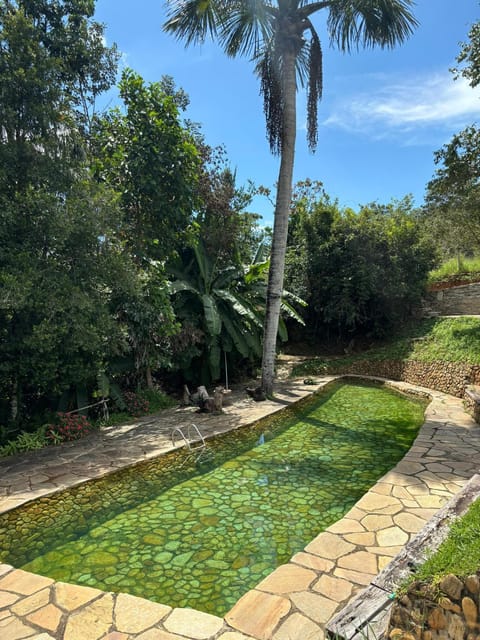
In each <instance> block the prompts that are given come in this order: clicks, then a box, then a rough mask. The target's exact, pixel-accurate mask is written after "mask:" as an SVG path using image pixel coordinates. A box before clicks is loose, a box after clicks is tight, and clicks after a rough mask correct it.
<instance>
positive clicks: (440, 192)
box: [423, 21, 480, 255]
mask: <svg viewBox="0 0 480 640" xmlns="http://www.w3.org/2000/svg"><path fill="white" fill-rule="evenodd" d="M468 38H469V39H468V41H467V42H465V43H463V45H462V46H461V50H460V53H459V55H458V57H457V62H458V67H457V68H456V69H453V72H454V74H455V78H456V79H458V78H460V77H463V78H465V79H466V80H468V82H469V84H470V86H471V87H476V86H478V84H479V83H480V21H478V22H476V23H475V24H474V25H473V26H472V27H471V29H470V31H469V34H468ZM435 163H436V164H438V165H439V168H438V169H437V171H436V173H435V175H434V177H433V179H432V180H431V181H430V183H429V184H428V186H427V194H426V207H425V210H424V215H423V217H424V224H425V228H426V230H427V232H428V233H429V234H430V235H432V236H433V237H434V238H435V239H436V241H437V242H438V244H439V245H440V246H441V247H442V249H443V252H444V253H446V254H447V255H448V254H450V255H458V254H460V253H469V252H477V253H478V251H479V250H480V130H479V128H478V125H477V124H476V123H472V124H471V125H470V126H468V127H466V128H465V129H463V130H462V131H460V132H459V133H457V134H455V135H454V136H453V138H452V139H451V141H450V142H448V143H447V144H445V145H444V146H443V147H442V148H441V149H440V150H439V151H437V153H436V154H435Z"/></svg>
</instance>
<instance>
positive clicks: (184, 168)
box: [94, 69, 200, 262]
mask: <svg viewBox="0 0 480 640" xmlns="http://www.w3.org/2000/svg"><path fill="white" fill-rule="evenodd" d="M166 90H167V91H169V93H166ZM120 96H121V97H122V99H123V101H124V103H125V111H124V112H122V111H121V110H120V109H119V108H116V109H112V110H111V111H110V112H108V113H107V114H105V115H104V116H103V117H102V118H100V119H99V120H98V122H97V125H96V135H95V137H94V153H95V156H96V175H97V177H98V178H99V179H100V180H102V181H105V182H106V183H107V184H108V185H109V186H110V187H111V188H113V189H115V190H116V191H117V192H118V193H119V194H120V205H121V207H122V209H123V212H124V229H123V233H124V237H125V240H126V243H127V245H128V247H129V249H130V251H131V252H132V253H133V254H134V255H135V256H136V257H137V259H138V260H139V261H140V262H141V261H142V260H144V259H146V260H148V259H155V260H165V259H166V258H168V256H169V255H171V254H172V252H174V250H175V248H177V247H178V246H179V245H180V244H181V243H182V241H183V234H184V232H185V230H186V228H187V227H188V225H189V224H190V222H191V221H192V216H193V211H194V209H195V205H196V202H197V191H196V187H197V182H198V172H199V167H200V160H199V157H198V152H197V149H196V147H195V144H194V140H193V137H192V135H191V133H190V132H189V130H188V129H187V127H185V126H183V124H182V122H181V120H180V116H179V107H178V106H177V104H178V96H175V95H174V94H173V93H172V87H171V86H168V84H166V82H163V83H162V82H153V83H151V84H148V85H147V84H145V82H144V81H143V79H142V78H141V77H140V76H139V75H138V74H137V73H135V72H133V71H132V70H130V69H127V70H125V71H124V72H123V74H122V79H121V82H120Z"/></svg>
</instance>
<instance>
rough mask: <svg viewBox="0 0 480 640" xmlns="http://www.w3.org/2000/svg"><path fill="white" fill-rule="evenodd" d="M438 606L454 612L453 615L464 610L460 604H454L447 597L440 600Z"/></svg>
mask: <svg viewBox="0 0 480 640" xmlns="http://www.w3.org/2000/svg"><path fill="white" fill-rule="evenodd" d="M438 604H439V605H440V606H441V607H442V609H445V611H452V612H453V613H461V612H462V609H461V607H460V606H459V605H458V604H455V603H453V602H452V601H451V600H450V598H446V597H445V596H443V597H441V598H439V600H438Z"/></svg>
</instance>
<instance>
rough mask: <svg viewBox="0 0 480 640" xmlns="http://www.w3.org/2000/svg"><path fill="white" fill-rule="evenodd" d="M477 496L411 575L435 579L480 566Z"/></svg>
mask: <svg viewBox="0 0 480 640" xmlns="http://www.w3.org/2000/svg"><path fill="white" fill-rule="evenodd" d="M479 531H480V498H479V499H477V500H476V501H475V502H474V503H473V504H472V506H471V507H470V509H469V510H468V511H467V513H466V514H465V515H464V516H463V517H462V518H459V519H458V520H456V521H455V522H454V523H453V525H452V527H451V529H450V532H449V534H448V537H447V539H446V540H444V542H443V543H442V544H441V545H440V547H439V548H438V550H437V551H436V552H435V553H434V554H433V555H431V556H430V557H429V558H428V559H427V560H426V562H425V563H424V564H423V565H422V566H421V567H418V569H416V571H415V575H414V576H413V578H414V579H420V580H426V579H428V580H431V579H432V578H433V581H434V582H436V581H438V580H440V579H441V578H442V577H443V576H445V575H446V574H448V573H453V574H455V575H457V576H461V577H466V576H468V575H471V574H473V573H476V572H477V571H478V569H479V568H480V539H479Z"/></svg>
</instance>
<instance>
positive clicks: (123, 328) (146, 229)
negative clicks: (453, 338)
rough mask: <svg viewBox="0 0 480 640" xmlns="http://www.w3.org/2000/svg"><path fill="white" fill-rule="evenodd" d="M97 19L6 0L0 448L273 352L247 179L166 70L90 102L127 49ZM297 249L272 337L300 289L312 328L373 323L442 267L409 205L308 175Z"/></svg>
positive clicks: (236, 369) (263, 251) (46, 4)
mask: <svg viewBox="0 0 480 640" xmlns="http://www.w3.org/2000/svg"><path fill="white" fill-rule="evenodd" d="M93 14H94V1H93V0H69V1H68V2H67V0H28V1H27V0H17V1H7V2H4V3H2V4H1V7H0V118H1V122H2V128H1V134H0V246H1V247H2V250H1V252H0V455H2V454H5V452H7V453H16V452H19V451H23V450H27V449H32V448H36V447H40V446H43V445H44V444H45V443H46V442H53V441H54V442H61V441H63V440H65V439H68V438H69V437H70V436H71V435H72V433H71V432H72V428H73V426H75V429H76V430H75V429H74V431H73V433H74V434H83V433H84V432H86V431H89V430H90V427H89V426H88V428H85V429H84V428H83V427H82V425H83V424H84V423H85V420H84V419H83V418H81V417H72V416H77V411H78V410H79V409H81V408H84V407H86V406H87V405H89V408H90V412H89V415H88V419H89V420H91V421H92V424H93V423H95V421H96V420H98V419H99V418H100V417H101V416H102V410H103V409H104V407H105V405H104V404H100V402H101V401H102V402H103V400H104V399H107V400H108V401H109V407H110V410H113V411H120V412H126V413H130V415H131V414H138V413H141V412H143V411H145V410H147V409H146V408H147V407H149V408H150V409H151V410H156V409H159V408H160V407H161V406H164V396H163V395H162V394H159V392H158V386H159V385H158V383H159V382H160V383H161V382H162V381H164V380H166V379H167V372H173V375H172V376H171V378H170V379H171V380H175V383H176V384H177V385H179V388H181V383H183V382H185V381H189V382H190V381H191V382H192V384H193V385H197V384H210V382H212V383H213V382H217V381H218V380H225V377H226V375H227V372H228V375H229V376H230V378H231V377H232V375H237V376H240V375H242V374H243V373H245V372H246V373H252V372H253V371H255V369H256V367H257V365H258V364H259V361H260V355H261V353H262V331H263V327H264V325H265V308H266V299H267V274H268V270H269V265H270V262H269V257H270V253H271V246H270V245H271V243H270V240H271V235H272V234H271V230H269V229H268V228H267V229H264V228H262V227H261V226H260V223H259V216H258V215H256V214H255V213H252V212H250V211H249V210H248V208H249V207H250V205H251V202H252V196H253V195H254V194H255V193H256V189H255V187H254V185H253V184H248V185H247V186H246V187H239V186H237V184H236V176H235V172H234V171H233V170H232V169H231V167H230V165H229V162H228V158H227V157H226V153H225V150H224V149H223V148H211V147H210V146H209V145H208V143H207V141H206V140H205V139H204V138H203V136H202V134H201V132H200V131H199V128H198V126H197V125H196V126H194V125H192V124H191V123H190V122H189V121H188V120H186V119H185V117H184V111H185V109H186V107H187V105H188V96H187V95H186V94H185V93H184V92H183V91H182V90H181V89H177V88H176V87H175V83H174V81H173V79H172V78H168V77H164V78H162V79H160V80H159V81H158V82H153V83H150V84H148V83H146V82H145V81H144V80H143V79H142V78H141V77H140V76H139V75H138V74H137V73H135V72H134V71H132V70H129V69H127V70H125V71H124V72H123V74H122V76H121V80H120V85H119V91H120V96H119V106H118V107H115V108H114V109H111V110H109V111H107V112H105V113H102V114H98V113H96V112H95V105H96V100H97V98H98V96H99V95H100V94H101V93H102V92H103V91H105V90H106V89H108V88H109V87H110V86H111V85H112V83H113V82H114V80H115V77H116V66H117V62H118V52H117V50H116V48H115V47H114V46H113V47H107V46H106V45H105V41H104V37H103V27H102V26H101V25H99V24H98V23H96V22H95V21H94V18H93ZM288 242H289V250H288V265H287V289H289V290H290V291H293V292H294V294H295V295H293V294H292V293H288V292H287V291H283V295H282V290H280V294H279V304H280V306H281V310H282V315H281V317H280V321H279V330H278V333H275V335H274V339H275V338H276V336H279V337H280V339H282V340H286V338H287V332H286V324H285V319H287V318H296V319H297V320H299V319H300V318H299V316H298V313H297V312H298V309H299V308H300V306H301V304H302V301H301V299H300V298H305V299H306V300H307V302H308V303H309V306H308V307H307V308H306V309H305V310H304V312H303V313H304V317H305V321H306V328H305V333H304V334H303V336H302V337H305V336H308V337H312V336H314V337H315V338H318V337H322V338H323V337H324V336H325V335H328V334H329V333H330V334H331V335H334V334H335V335H340V336H342V337H345V336H348V338H349V337H350V336H351V335H353V334H359V333H364V334H365V333H368V334H371V335H379V334H382V333H383V332H385V331H386V330H387V329H388V328H389V327H390V326H392V325H394V324H395V323H396V322H398V321H400V320H402V319H403V318H404V317H405V316H406V315H407V313H408V312H409V311H410V310H411V309H412V308H413V307H414V306H415V304H416V303H417V301H418V298H419V295H420V293H421V290H422V287H423V284H424V281H425V276H426V272H427V271H428V268H429V266H430V264H431V262H432V251H431V247H430V245H429V244H428V242H427V241H425V240H422V238H421V237H420V235H419V227H418V222H417V218H416V215H415V212H414V211H412V209H411V204H410V202H409V201H408V200H405V201H402V202H399V203H393V204H391V205H386V206H380V205H378V204H374V205H369V206H367V207H363V208H362V209H361V210H360V211H359V212H358V213H355V212H353V211H351V210H342V209H340V207H339V206H338V204H337V203H336V202H332V201H331V200H330V199H329V198H328V196H327V195H326V194H325V193H324V192H323V191H322V190H321V189H320V188H319V186H318V185H312V184H311V183H309V182H306V183H303V184H301V185H299V186H298V189H297V191H296V194H295V197H294V201H293V203H292V207H291V223H290V231H289V240H288ZM159 398H160V399H161V401H160V400H159ZM92 405H93V406H92ZM97 405H98V406H97ZM72 412H73V413H72ZM59 413H60V414H61V416H63V418H62V417H61V416H60V417H59V415H58V414H59ZM65 416H68V417H67V418H65ZM124 417H125V416H124ZM62 420H63V422H62ZM89 424H90V423H89ZM48 425H55V428H49V427H48ZM59 425H61V427H62V428H61V429H60V428H59ZM79 425H80V428H77V427H78V426H79ZM67 427H68V429H67ZM16 436H18V437H16ZM67 436H68V437H67ZM7 440H8V441H9V443H8V444H6V445H5V446H4V448H3V449H2V448H1V446H2V444H4V443H5V442H6V441H7ZM5 447H6V448H5Z"/></svg>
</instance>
